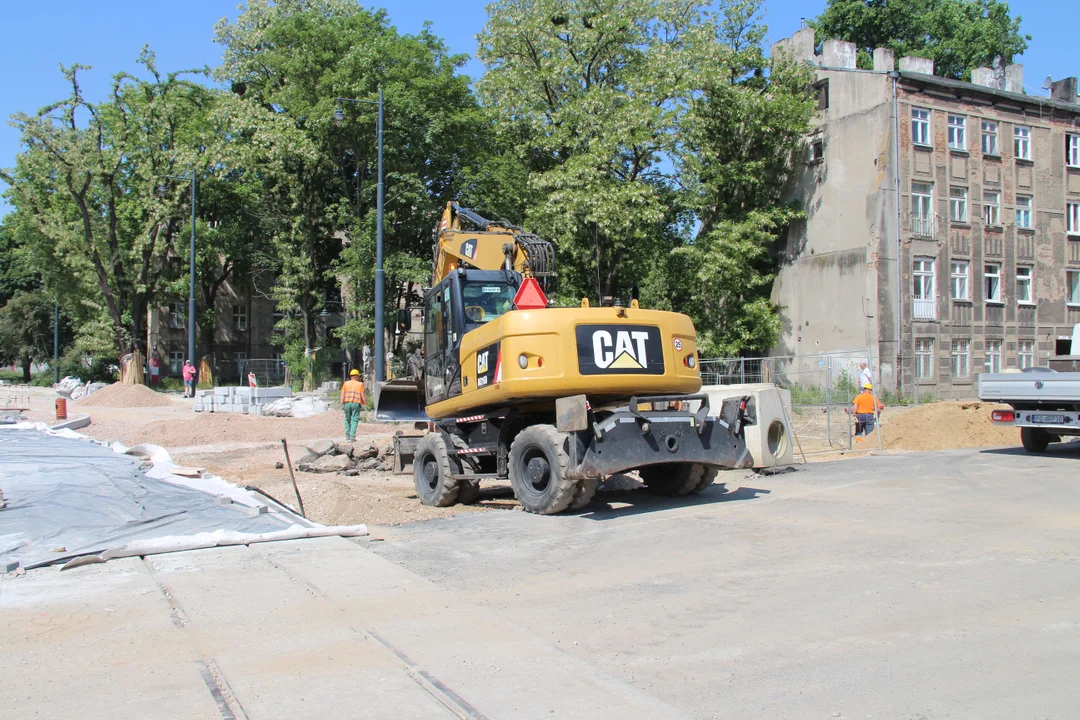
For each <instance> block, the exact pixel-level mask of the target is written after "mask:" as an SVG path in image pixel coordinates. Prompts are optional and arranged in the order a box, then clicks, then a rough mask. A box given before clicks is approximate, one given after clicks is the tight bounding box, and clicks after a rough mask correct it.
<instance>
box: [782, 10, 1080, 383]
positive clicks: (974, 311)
mask: <svg viewBox="0 0 1080 720" xmlns="http://www.w3.org/2000/svg"><path fill="white" fill-rule="evenodd" d="M814 49H815V48H814V31H813V30H812V29H809V28H807V29H803V30H800V31H799V32H798V33H796V34H795V35H794V36H792V37H791V38H788V39H785V40H783V41H781V42H779V43H777V44H776V45H774V46H773V52H774V53H777V52H782V53H787V54H788V55H789V56H790V57H793V58H795V59H797V60H800V61H805V62H808V63H810V64H812V65H813V66H814V67H815V68H816V73H817V82H816V84H815V87H816V89H817V91H818V109H819V113H818V115H817V119H816V128H815V130H814V132H813V133H812V135H811V137H810V138H808V156H807V160H806V164H805V167H804V168H802V171H801V172H800V173H799V175H798V177H797V179H796V181H795V182H794V183H793V184H792V188H791V197H793V198H797V199H799V200H800V201H801V202H802V203H803V205H804V207H805V209H806V212H807V219H806V220H805V221H802V222H799V223H796V224H795V225H793V226H792V227H791V228H790V230H789V232H788V236H787V238H786V240H785V242H784V246H783V248H782V252H783V255H782V258H781V261H782V262H781V269H780V271H779V274H778V277H777V281H776V284H775V287H774V291H773V301H774V302H776V303H777V304H779V305H781V306H784V308H785V309H784V311H783V314H784V332H783V336H782V339H781V341H780V344H779V346H778V347H777V348H776V351H775V352H776V354H799V355H803V354H807V355H810V354H815V353H823V352H829V351H837V350H853V349H864V348H869V349H870V350H871V353H872V354H873V355H875V356H876V357H877V360H878V368H877V369H878V371H879V373H880V377H881V383H882V385H883V386H884V387H886V388H898V389H903V390H904V391H906V392H911V391H912V390H913V389H915V388H916V387H918V388H919V389H920V391H924V392H929V393H932V394H934V395H936V396H938V397H943V398H948V397H971V396H973V395H974V394H975V388H974V387H973V384H974V381H975V378H976V376H977V375H978V373H980V372H984V371H985V372H991V371H998V370H1001V369H1006V368H1024V367H1029V366H1032V365H1037V364H1045V361H1046V358H1047V357H1048V356H1049V355H1053V354H1059V353H1062V352H1067V351H1068V350H1067V348H1068V342H1067V340H1066V338H1068V337H1070V336H1071V333H1072V328H1073V326H1074V325H1075V324H1076V323H1080V105H1078V104H1077V91H1076V89H1077V82H1076V78H1067V79H1065V80H1060V81H1058V82H1054V83H1053V84H1052V87H1051V88H1050V97H1036V96H1032V95H1027V94H1025V93H1024V88H1023V67H1022V66H1020V65H1010V66H1008V67H1005V68H1003V69H1000V70H998V71H995V70H991V69H987V68H981V69H978V70H976V71H975V72H974V73H973V75H972V80H973V82H970V83H968V82H958V81H955V80H950V79H945V78H940V77H935V76H934V74H933V63H932V62H931V61H929V60H926V59H923V58H909V57H905V58H901V59H900V61H899V70H897V69H896V68H895V67H894V59H893V56H892V52H891V51H889V50H885V49H878V50H876V51H875V52H874V69H873V70H859V69H856V54H855V48H854V46H853V45H852V44H850V43H846V42H842V41H837V40H831V41H828V42H826V43H824V47H823V54H822V55H820V56H816V55H815V53H814Z"/></svg>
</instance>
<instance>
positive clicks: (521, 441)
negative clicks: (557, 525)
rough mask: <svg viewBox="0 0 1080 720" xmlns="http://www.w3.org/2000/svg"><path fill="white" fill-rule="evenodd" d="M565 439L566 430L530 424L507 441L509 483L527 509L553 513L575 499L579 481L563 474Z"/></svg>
mask: <svg viewBox="0 0 1080 720" xmlns="http://www.w3.org/2000/svg"><path fill="white" fill-rule="evenodd" d="M566 442H567V437H566V433H561V432H559V431H558V430H556V429H555V427H554V426H552V425H533V426H532V427H528V428H525V429H524V430H522V431H521V432H520V433H519V434H518V436H517V437H516V438H514V442H513V443H511V444H510V459H509V463H508V464H509V468H508V469H509V471H510V485H511V487H513V489H514V495H516V496H517V499H518V502H520V503H521V507H522V509H523V510H525V511H526V512H531V513H537V514H539V515H554V514H555V513H558V512H562V511H563V510H565V509H566V508H568V507H569V506H570V503H571V502H572V501H573V500H574V495H575V493H576V492H577V488H578V482H577V481H576V480H571V479H570V478H568V477H566V473H567V471H568V469H569V467H570V458H569V456H568V455H567V453H566Z"/></svg>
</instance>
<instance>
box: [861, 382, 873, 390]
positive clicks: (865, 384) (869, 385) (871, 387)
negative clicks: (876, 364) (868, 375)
mask: <svg viewBox="0 0 1080 720" xmlns="http://www.w3.org/2000/svg"><path fill="white" fill-rule="evenodd" d="M873 389H874V386H873V385H871V384H870V383H863V390H873Z"/></svg>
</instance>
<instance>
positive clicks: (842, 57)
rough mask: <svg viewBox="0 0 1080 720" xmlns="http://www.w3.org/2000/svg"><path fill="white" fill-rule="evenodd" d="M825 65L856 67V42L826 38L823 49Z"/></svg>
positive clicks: (850, 68) (847, 68)
mask: <svg viewBox="0 0 1080 720" xmlns="http://www.w3.org/2000/svg"><path fill="white" fill-rule="evenodd" d="M822 52H823V54H824V56H825V60H824V62H823V63H822V64H823V65H824V66H825V67H830V68H843V69H844V70H854V69H855V43H849V42H844V41H843V40H826V41H825V46H824V49H823V51H822Z"/></svg>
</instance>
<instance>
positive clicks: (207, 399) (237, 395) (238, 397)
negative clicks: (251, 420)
mask: <svg viewBox="0 0 1080 720" xmlns="http://www.w3.org/2000/svg"><path fill="white" fill-rule="evenodd" d="M287 397H292V388H287V387H273V388H252V387H215V388H213V389H211V390H196V391H195V412H211V413H247V414H250V415H262V409H263V407H264V406H266V405H269V404H270V403H272V402H274V401H275V400H280V399H281V398H287Z"/></svg>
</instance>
